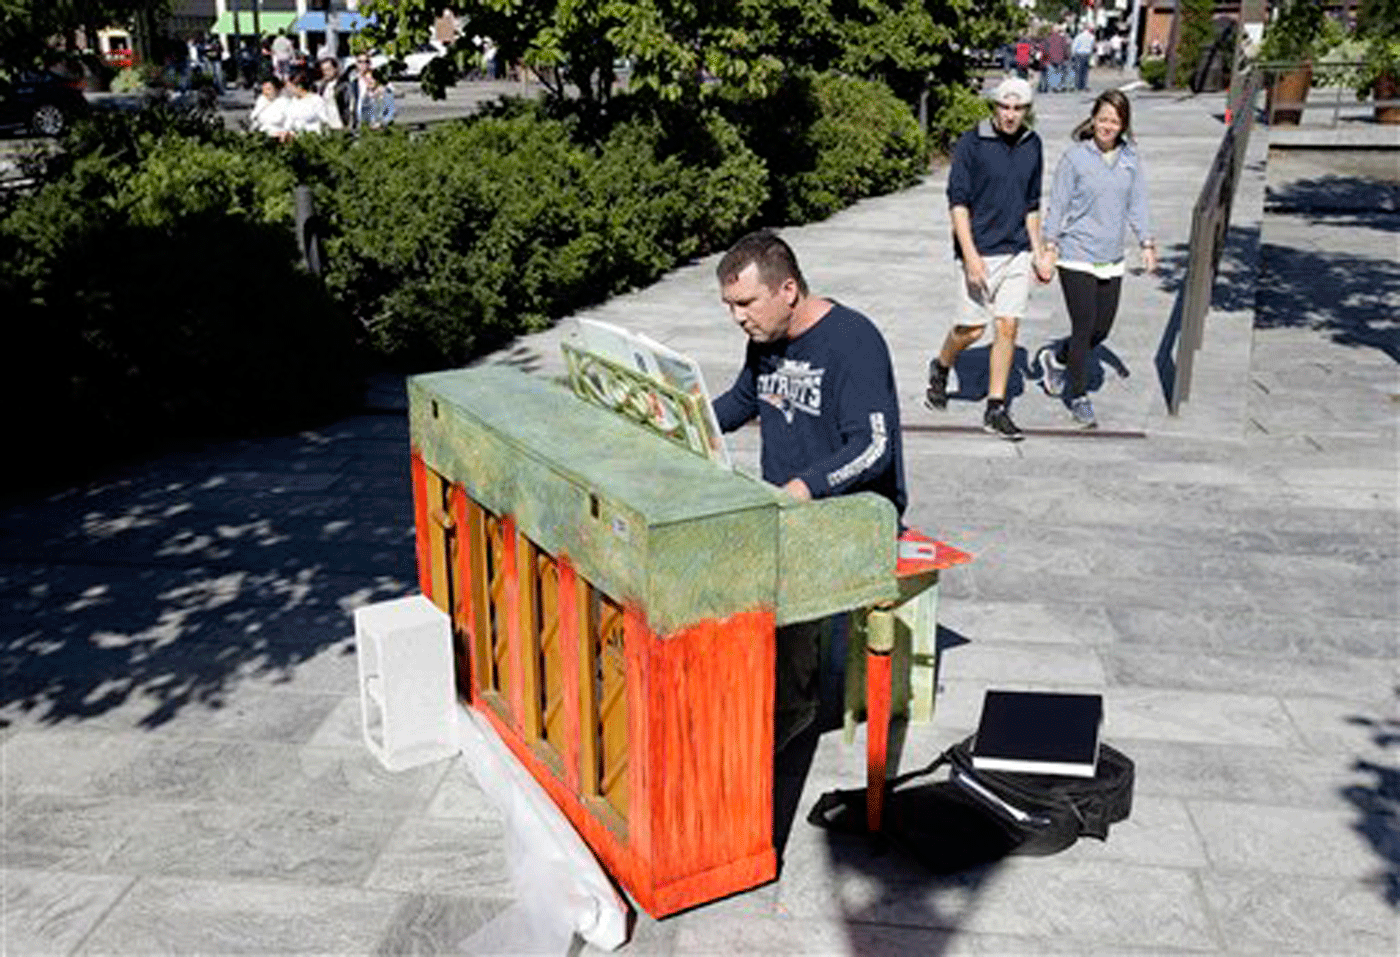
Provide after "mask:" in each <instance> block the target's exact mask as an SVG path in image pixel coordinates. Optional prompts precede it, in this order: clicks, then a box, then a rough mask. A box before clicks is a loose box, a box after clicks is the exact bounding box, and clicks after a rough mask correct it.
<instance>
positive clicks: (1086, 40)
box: [1069, 23, 1094, 92]
mask: <svg viewBox="0 0 1400 957" xmlns="http://www.w3.org/2000/svg"><path fill="white" fill-rule="evenodd" d="M1069 51H1070V55H1071V56H1072V57H1073V60H1074V88H1075V89H1076V90H1078V91H1080V92H1082V91H1084V90H1087V89H1088V88H1089V61H1090V59H1091V58H1092V57H1093V55H1094V31H1093V30H1090V29H1089V24H1087V23H1085V24H1084V26H1082V27H1080V28H1079V32H1078V33H1076V34H1075V35H1074V42H1073V43H1072V44H1070V48H1069Z"/></svg>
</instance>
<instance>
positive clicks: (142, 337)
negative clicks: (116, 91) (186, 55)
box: [0, 119, 358, 484]
mask: <svg viewBox="0 0 1400 957" xmlns="http://www.w3.org/2000/svg"><path fill="white" fill-rule="evenodd" d="M103 123H104V124H105V123H107V121H106V120H105V119H104V120H103ZM113 129H115V127H111V126H109V127H106V128H103V129H96V130H95V129H93V128H89V129H86V130H84V131H82V132H81V133H80V134H78V135H77V140H76V142H79V143H82V144H84V145H87V146H91V145H92V143H93V141H94V139H95V140H96V141H98V142H100V143H101V144H103V145H102V146H101V147H99V148H94V149H87V150H85V151H83V152H77V151H74V150H72V149H71V144H70V152H69V153H68V154H67V158H66V159H64V160H63V161H61V162H60V163H59V164H58V167H59V168H58V170H57V171H56V172H51V176H52V181H51V182H49V183H47V184H46V185H44V186H43V187H42V188H40V189H39V190H37V191H36V192H35V193H33V194H31V195H28V196H24V197H21V198H19V199H18V200H12V201H11V203H10V205H9V207H8V208H7V209H5V210H4V215H3V218H0V301H3V302H5V303H6V308H5V310H4V319H3V322H4V329H5V335H6V338H7V341H8V342H9V344H10V346H11V348H12V351H11V353H10V355H11V356H12V357H13V359H14V361H12V363H11V370H10V371H9V372H8V373H7V375H6V376H5V377H4V380H3V381H4V385H3V387H0V388H2V389H3V393H4V398H5V400H6V405H7V407H8V408H11V409H17V410H23V413H22V414H21V415H17V416H15V417H13V418H12V422H13V423H14V425H13V427H12V431H11V434H12V436H14V437H16V438H19V439H20V440H21V443H22V446H21V447H27V448H29V449H31V450H33V451H34V452H36V453H38V454H37V455H36V459H37V461H38V462H39V465H38V466H36V468H39V469H41V470H42V468H43V467H44V465H45V464H47V465H50V466H52V467H53V468H68V467H70V466H72V465H74V464H78V463H84V462H87V463H93V462H98V461H101V460H103V459H105V458H108V457H110V456H111V455H112V454H120V453H122V452H126V451H135V450H139V449H142V448H145V447H147V446H148V445H150V444H151V443H152V442H153V441H156V440H157V439H159V438H160V437H162V436H170V435H179V434H206V435H207V434H220V433H223V434H227V433H238V432H246V431H248V430H249V429H257V428H272V427H283V426H286V425H289V424H293V423H296V422H301V421H304V420H306V419H307V417H309V416H315V415H319V414H324V412H326V411H334V410H335V409H336V408H338V407H342V406H343V403H344V400H345V399H346V398H347V396H348V395H349V390H351V389H353V388H355V387H356V378H357V375H358V372H357V368H356V366H355V364H354V355H353V351H352V343H353V336H352V335H351V334H350V333H351V331H352V330H351V327H350V325H349V323H348V321H346V320H344V319H343V317H342V315H341V313H340V312H339V310H338V307H337V305H336V303H335V302H334V300H332V299H331V297H330V296H329V295H327V293H326V292H325V290H324V289H323V287H322V286H321V284H320V283H319V282H317V281H316V280H315V279H314V278H313V277H311V276H310V275H309V274H307V273H306V272H305V271H304V270H302V269H301V268H300V266H299V265H298V258H299V257H298V253H297V251H296V248H295V241H294V238H293V234H292V231H291V198H290V190H291V174H290V172H289V171H288V169H287V167H286V164H285V162H284V161H283V159H282V158H281V157H279V156H277V155H274V154H273V153H272V152H271V151H269V150H266V149H257V148H252V149H246V150H242V151H235V150H233V149H230V148H228V147H227V146H221V145H216V144H213V143H207V142H201V141H200V140H198V139H185V138H183V137H182V136H180V135H167V136H164V137H160V136H149V137H148V136H145V135H143V134H141V133H139V132H136V131H133V130H132V129H127V130H125V132H123V133H122V134H121V135H119V136H113V135H110V134H112V132H113ZM248 145H250V146H255V147H261V146H263V144H261V143H258V144H248ZM29 477H31V478H32V477H35V476H33V475H31V476H29ZM22 478H23V477H22V476H16V475H14V474H11V475H9V476H8V477H7V481H6V484H10V483H11V482H13V481H16V480H22Z"/></svg>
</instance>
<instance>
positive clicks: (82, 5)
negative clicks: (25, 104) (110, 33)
mask: <svg viewBox="0 0 1400 957" xmlns="http://www.w3.org/2000/svg"><path fill="white" fill-rule="evenodd" d="M171 3H172V0H0V64H3V66H4V67H5V68H6V69H17V68H20V67H25V66H38V65H40V64H42V63H44V62H45V61H46V60H47V59H49V58H50V57H51V56H52V54H53V52H54V45H55V43H61V42H62V41H70V42H71V40H72V39H73V38H74V37H75V36H76V34H77V31H79V30H84V31H94V30H96V29H98V28H100V27H105V26H109V25H112V24H117V23H127V22H129V21H130V20H132V19H133V18H135V17H138V16H146V17H149V16H152V15H163V14H165V13H167V12H169V10H170V6H171Z"/></svg>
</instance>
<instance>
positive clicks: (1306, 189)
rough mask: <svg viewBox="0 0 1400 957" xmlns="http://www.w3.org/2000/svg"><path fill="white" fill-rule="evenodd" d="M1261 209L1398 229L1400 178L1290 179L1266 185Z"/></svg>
mask: <svg viewBox="0 0 1400 957" xmlns="http://www.w3.org/2000/svg"><path fill="white" fill-rule="evenodd" d="M1391 164H1392V165H1394V160H1393V159H1392V160H1391ZM1264 211H1265V212H1266V213H1275V214H1287V215H1293V216H1301V217H1303V218H1304V219H1307V220H1310V221H1321V222H1327V223H1331V224H1334V225H1337V226H1352V225H1356V226H1362V225H1364V226H1365V227H1367V228H1368V229H1377V230H1383V231H1385V232H1400V181H1395V182H1387V181H1385V180H1382V179H1377V178H1373V177H1368V176H1340V175H1331V174H1329V175H1326V176H1319V177H1315V178H1312V179H1298V180H1292V181H1290V182H1286V183H1283V184H1280V185H1271V186H1269V188H1268V190H1267V192H1266V193H1265V198H1264ZM1387 214H1388V215H1387Z"/></svg>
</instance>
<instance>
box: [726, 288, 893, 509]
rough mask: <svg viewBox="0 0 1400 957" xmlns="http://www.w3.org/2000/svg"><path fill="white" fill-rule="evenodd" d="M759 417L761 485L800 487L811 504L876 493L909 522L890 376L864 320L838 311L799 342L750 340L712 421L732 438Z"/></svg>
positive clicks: (878, 339)
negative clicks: (829, 498) (790, 483)
mask: <svg viewBox="0 0 1400 957" xmlns="http://www.w3.org/2000/svg"><path fill="white" fill-rule="evenodd" d="M755 415H757V416H758V424H759V429H760V432H761V435H762V440H763V452H762V464H763V479H764V481H766V482H772V483H773V484H774V485H784V484H786V483H787V482H788V481H790V480H791V479H794V478H800V479H802V481H803V482H805V483H806V484H807V488H808V489H810V490H811V492H812V497H813V498H825V497H827V496H829V495H846V494H849V493H852V492H878V493H879V494H881V495H883V496H885V498H887V499H889V500H890V501H891V502H893V503H894V507H895V509H896V510H897V511H898V512H899V514H900V515H903V514H904V506H905V504H906V502H907V501H908V496H907V494H906V493H905V488H904V448H903V444H902V443H901V441H900V433H899V399H898V395H897V393H896V392H895V385H894V368H893V366H892V365H891V364H890V353H889V349H888V348H887V347H886V346H885V339H884V337H883V336H881V335H880V330H878V329H876V328H875V324H874V323H872V322H871V321H870V320H869V319H867V318H866V317H865V316H863V315H861V314H860V313H858V312H856V311H855V310H853V309H848V308H846V307H845V306H843V305H841V304H840V303H832V306H831V309H830V310H828V311H827V313H826V315H824V316H823V317H822V318H821V319H820V320H818V321H817V324H816V325H814V326H813V327H812V328H810V329H808V330H807V331H806V332H804V333H803V334H802V335H800V336H798V337H797V338H796V339H781V340H779V341H777V342H768V343H756V342H752V341H750V342H749V347H748V353H747V355H746V356H745V358H744V368H743V369H742V370H741V371H740V372H739V377H738V378H737V379H735V380H734V385H733V386H732V387H730V389H729V391H728V392H726V393H724V395H722V396H720V397H719V398H717V399H715V417H716V418H718V419H719V427H720V428H721V429H722V430H723V431H725V432H733V431H734V430H735V429H737V428H739V426H741V425H743V424H744V423H745V422H748V421H749V420H750V419H752V418H753V417H754V416H755Z"/></svg>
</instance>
